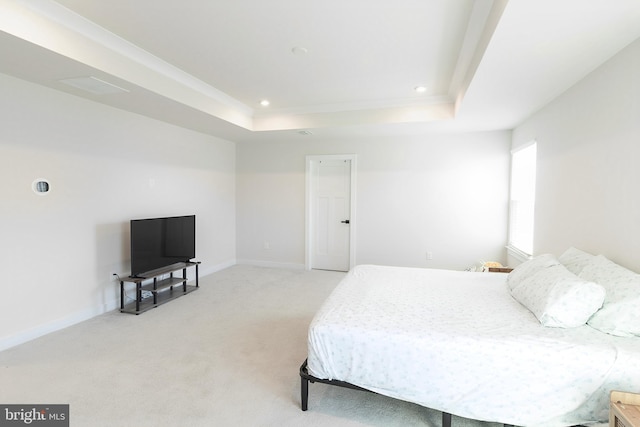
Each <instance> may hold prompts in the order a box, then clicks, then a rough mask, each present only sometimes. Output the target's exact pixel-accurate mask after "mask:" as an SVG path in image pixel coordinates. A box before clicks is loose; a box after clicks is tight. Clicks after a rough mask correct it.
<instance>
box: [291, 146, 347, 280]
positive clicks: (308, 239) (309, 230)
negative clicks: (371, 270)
mask: <svg viewBox="0 0 640 427" xmlns="http://www.w3.org/2000/svg"><path fill="white" fill-rule="evenodd" d="M320 160H350V161H351V168H350V169H351V179H350V183H349V185H350V187H351V188H350V189H349V191H350V193H351V194H350V206H349V209H350V214H349V269H351V268H353V267H354V265H355V260H356V225H357V221H356V220H355V219H356V163H357V156H356V155H355V154H322V155H308V156H306V171H305V181H306V186H305V232H304V240H305V255H304V266H305V269H306V270H311V269H312V268H313V265H311V258H312V257H311V251H312V248H313V243H314V242H313V227H314V226H315V224H314V223H313V215H312V212H311V200H312V193H313V176H312V173H311V163H312V162H314V161H320Z"/></svg>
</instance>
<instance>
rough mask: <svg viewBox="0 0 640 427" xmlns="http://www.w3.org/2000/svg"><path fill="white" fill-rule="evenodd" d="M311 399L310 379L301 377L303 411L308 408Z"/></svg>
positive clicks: (301, 404)
mask: <svg viewBox="0 0 640 427" xmlns="http://www.w3.org/2000/svg"><path fill="white" fill-rule="evenodd" d="M308 401H309V380H308V379H306V378H302V377H300V407H301V408H302V410H303V411H306V410H307V404H308Z"/></svg>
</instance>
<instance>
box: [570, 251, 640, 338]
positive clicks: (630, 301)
mask: <svg viewBox="0 0 640 427" xmlns="http://www.w3.org/2000/svg"><path fill="white" fill-rule="evenodd" d="M580 277H581V278H583V279H585V280H590V281H593V282H596V283H598V284H600V285H602V286H603V287H604V288H605V289H606V291H607V296H606V298H605V300H604V306H603V307H602V309H600V310H599V311H598V312H597V313H596V314H594V315H593V317H592V318H591V319H589V322H588V323H589V325H590V326H592V327H594V328H596V329H598V330H600V331H602V332H606V333H608V334H611V335H617V336H622V337H630V336H640V275H639V274H637V273H634V272H633V271H631V270H628V269H626V268H624V267H622V266H620V265H618V264H616V263H614V262H612V261H610V260H608V259H607V258H606V257H604V256H602V255H598V256H597V257H595V260H594V262H593V263H592V264H590V265H588V266H586V267H585V268H584V270H582V273H580Z"/></svg>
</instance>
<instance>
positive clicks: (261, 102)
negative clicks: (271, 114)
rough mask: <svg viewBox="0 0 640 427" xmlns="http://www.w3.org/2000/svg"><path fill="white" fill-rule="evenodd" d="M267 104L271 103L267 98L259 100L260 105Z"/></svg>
mask: <svg viewBox="0 0 640 427" xmlns="http://www.w3.org/2000/svg"><path fill="white" fill-rule="evenodd" d="M269 104H271V103H270V102H269V100H268V99H263V100H262V101H260V105H262V106H263V107H268V106H269Z"/></svg>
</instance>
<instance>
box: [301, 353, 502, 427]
mask: <svg viewBox="0 0 640 427" xmlns="http://www.w3.org/2000/svg"><path fill="white" fill-rule="evenodd" d="M309 382H312V383H315V382H318V383H322V384H329V385H335V386H338V387H345V388H350V389H353V390H360V391H366V392H369V393H375V392H373V391H371V390H367V389H366V388H362V387H358V386H357V385H353V384H350V383H347V382H344V381H338V380H323V379H321V378H316V377H314V376H313V375H311V374H310V373H309V371H308V369H307V359H305V360H304V362H303V363H302V365H301V366H300V408H301V409H302V410H303V411H306V410H307V409H308V405H309ZM442 427H451V414H448V413H446V412H443V413H442ZM505 427H507V426H506V425H505Z"/></svg>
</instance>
